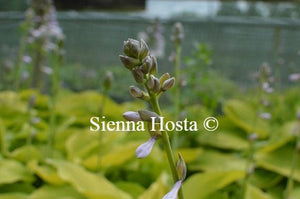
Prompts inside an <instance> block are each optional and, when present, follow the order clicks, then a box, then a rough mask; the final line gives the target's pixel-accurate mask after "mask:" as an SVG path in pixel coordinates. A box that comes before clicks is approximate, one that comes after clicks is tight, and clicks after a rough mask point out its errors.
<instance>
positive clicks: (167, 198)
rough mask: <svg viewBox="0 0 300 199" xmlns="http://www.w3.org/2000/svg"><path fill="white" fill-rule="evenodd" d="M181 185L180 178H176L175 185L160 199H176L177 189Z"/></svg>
mask: <svg viewBox="0 0 300 199" xmlns="http://www.w3.org/2000/svg"><path fill="white" fill-rule="evenodd" d="M181 185H182V180H178V181H177V182H176V183H175V185H174V187H173V188H172V190H171V191H170V192H169V193H167V194H166V195H165V196H164V197H163V198H162V199H176V198H177V194H178V191H179V189H180V187H181Z"/></svg>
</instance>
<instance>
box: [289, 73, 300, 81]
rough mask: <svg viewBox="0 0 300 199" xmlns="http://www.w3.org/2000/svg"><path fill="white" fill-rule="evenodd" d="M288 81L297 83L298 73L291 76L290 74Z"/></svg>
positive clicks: (299, 77)
mask: <svg viewBox="0 0 300 199" xmlns="http://www.w3.org/2000/svg"><path fill="white" fill-rule="evenodd" d="M289 80H290V81H291V82H297V81H299V80H300V73H293V74H290V76H289Z"/></svg>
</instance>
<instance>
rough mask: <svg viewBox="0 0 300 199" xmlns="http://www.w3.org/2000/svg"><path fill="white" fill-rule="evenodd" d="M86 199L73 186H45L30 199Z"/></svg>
mask: <svg viewBox="0 0 300 199" xmlns="http://www.w3.org/2000/svg"><path fill="white" fill-rule="evenodd" d="M41 198H42V199H53V198H55V199H67V198H72V199H85V197H84V196H83V195H81V194H80V193H78V192H77V191H76V190H75V189H74V188H73V187H71V186H60V187H59V186H49V185H45V186H43V187H41V188H39V189H37V190H36V191H34V192H33V193H32V194H31V195H30V196H29V198H28V199H41Z"/></svg>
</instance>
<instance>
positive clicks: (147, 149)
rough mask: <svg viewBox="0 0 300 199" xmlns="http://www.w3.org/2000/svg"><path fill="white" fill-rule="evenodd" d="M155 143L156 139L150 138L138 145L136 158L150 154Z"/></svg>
mask: <svg viewBox="0 0 300 199" xmlns="http://www.w3.org/2000/svg"><path fill="white" fill-rule="evenodd" d="M155 141H156V139H155V138H154V137H151V138H150V139H149V140H148V141H147V142H145V143H144V144H142V145H140V146H139V147H138V148H137V149H136V151H135V155H136V157H137V158H144V157H147V156H148V155H149V154H150V153H151V151H152V148H153V145H154V143H155Z"/></svg>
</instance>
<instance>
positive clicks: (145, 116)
mask: <svg viewBox="0 0 300 199" xmlns="http://www.w3.org/2000/svg"><path fill="white" fill-rule="evenodd" d="M138 113H139V115H140V117H141V118H142V120H143V121H146V122H152V118H153V117H154V118H155V122H159V115H158V114H157V113H155V112H152V111H147V110H139V111H138Z"/></svg>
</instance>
